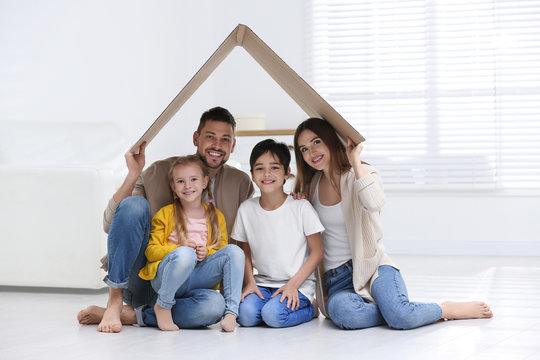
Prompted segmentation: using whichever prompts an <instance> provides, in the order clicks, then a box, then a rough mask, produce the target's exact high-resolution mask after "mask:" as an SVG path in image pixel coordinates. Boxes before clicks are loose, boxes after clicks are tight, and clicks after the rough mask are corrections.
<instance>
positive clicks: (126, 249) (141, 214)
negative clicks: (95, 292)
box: [104, 196, 156, 307]
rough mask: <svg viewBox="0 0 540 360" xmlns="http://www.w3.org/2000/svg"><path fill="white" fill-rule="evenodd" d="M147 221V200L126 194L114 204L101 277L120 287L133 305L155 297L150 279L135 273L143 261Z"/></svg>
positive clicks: (125, 298) (147, 227)
mask: <svg viewBox="0 0 540 360" xmlns="http://www.w3.org/2000/svg"><path fill="white" fill-rule="evenodd" d="M150 221H151V216H150V207H149V205H148V201H146V199H145V198H143V197H140V196H130V197H127V198H125V199H123V200H122V201H120V203H119V204H118V207H117V208H116V211H115V213H114V217H113V219H112V222H111V226H110V228H109V236H108V239H107V249H108V253H109V255H108V275H107V276H105V279H104V281H105V283H106V284H107V285H109V286H110V287H112V288H122V289H124V291H123V294H124V295H123V297H124V302H125V303H126V304H129V305H132V306H133V307H138V306H141V305H145V304H153V303H154V301H155V297H156V294H155V292H154V290H153V289H152V286H150V281H146V280H143V279H141V278H140V277H139V271H140V270H141V269H142V268H143V267H144V265H145V264H146V256H145V255H144V252H145V250H146V245H148V239H149V237H150Z"/></svg>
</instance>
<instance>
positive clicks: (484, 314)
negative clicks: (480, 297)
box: [441, 301, 493, 320]
mask: <svg viewBox="0 0 540 360" xmlns="http://www.w3.org/2000/svg"><path fill="white" fill-rule="evenodd" d="M441 309H442V313H443V314H442V317H443V319H448V320H458V319H483V318H491V317H493V313H492V312H491V309H490V308H489V306H488V305H487V304H486V303H485V302H482V301H468V302H454V301H446V302H443V303H442V304H441Z"/></svg>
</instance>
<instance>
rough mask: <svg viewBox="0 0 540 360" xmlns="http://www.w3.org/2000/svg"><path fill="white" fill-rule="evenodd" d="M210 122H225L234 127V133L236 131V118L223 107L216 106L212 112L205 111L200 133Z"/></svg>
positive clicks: (200, 122) (199, 129)
mask: <svg viewBox="0 0 540 360" xmlns="http://www.w3.org/2000/svg"><path fill="white" fill-rule="evenodd" d="M208 120H212V121H223V122H225V123H227V124H230V125H231V126H232V129H233V133H234V129H235V128H236V121H234V117H233V116H232V114H231V113H230V112H229V110H227V109H225V108H222V107H221V106H216V107H214V108H211V109H210V110H208V111H205V112H204V113H203V114H202V115H201V120H200V121H199V127H198V128H197V132H198V133H200V132H201V130H202V128H203V127H204V124H206V122H207V121H208Z"/></svg>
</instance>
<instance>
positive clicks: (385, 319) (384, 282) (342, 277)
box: [324, 261, 442, 329]
mask: <svg viewBox="0 0 540 360" xmlns="http://www.w3.org/2000/svg"><path fill="white" fill-rule="evenodd" d="M352 272H353V270H352V261H349V262H347V263H345V264H343V265H341V266H339V267H337V268H335V269H331V270H328V271H327V272H326V273H325V274H324V279H325V284H326V289H327V293H328V303H327V311H328V315H329V316H330V318H331V320H332V322H333V323H334V324H336V325H337V326H338V327H340V328H342V329H362V328H368V327H372V326H377V325H383V324H387V325H388V326H390V327H392V328H394V329H413V328H417V327H419V326H423V325H427V324H431V323H434V322H435V321H437V320H439V319H440V318H441V316H442V310H441V307H440V306H439V305H438V304H434V303H418V302H411V301H409V296H408V294H407V288H406V286H405V282H404V281H403V278H402V277H401V274H400V272H399V270H397V269H395V268H394V267H392V266H388V265H383V266H379V277H378V278H377V279H376V280H375V281H374V282H373V285H372V287H371V293H372V296H373V299H374V300H375V303H370V302H367V301H366V300H364V299H363V298H362V297H361V296H360V295H358V294H356V292H355V291H354V287H353V282H352Z"/></svg>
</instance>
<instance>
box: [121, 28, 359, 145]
mask: <svg viewBox="0 0 540 360" xmlns="http://www.w3.org/2000/svg"><path fill="white" fill-rule="evenodd" d="M235 46H240V47H242V48H244V49H245V50H246V51H247V52H248V53H249V54H250V55H251V56H252V57H253V58H254V59H255V61H257V63H259V65H261V67H262V68H263V69H264V70H265V71H266V72H267V73H268V74H269V75H270V76H271V77H272V78H273V79H274V80H275V81H276V82H277V83H278V84H279V85H280V86H281V88H282V89H283V90H285V92H286V93H287V94H289V96H290V97H291V98H292V99H293V100H294V101H295V102H296V103H297V104H298V106H300V108H301V109H302V110H304V111H305V113H306V114H308V116H310V117H320V118H323V119H325V120H327V121H329V122H330V123H331V124H332V126H333V127H334V128H335V129H336V130H337V132H338V133H339V134H340V135H341V137H342V139H345V138H346V137H347V136H348V137H350V138H351V139H352V140H353V141H354V142H355V143H360V142H362V141H364V137H363V136H362V135H360V134H359V133H358V132H357V131H356V130H355V129H354V128H353V127H352V126H351V125H350V124H349V123H348V122H347V121H346V120H345V119H344V118H343V117H342V116H341V115H340V114H339V113H338V112H337V111H336V110H335V109H334V108H333V107H332V106H330V104H328V103H327V102H326V101H325V100H324V99H323V98H322V97H321V96H320V95H319V94H318V93H317V92H316V91H315V90H313V89H312V88H311V86H309V85H308V84H307V83H306V82H305V81H304V79H302V78H301V77H300V76H299V75H298V74H297V73H296V72H294V70H293V69H291V68H290V66H289V65H287V64H286V63H285V62H284V61H283V60H282V59H281V58H280V57H279V56H278V55H277V54H276V53H275V52H274V51H273V50H272V49H271V48H270V47H269V46H268V45H266V44H265V43H264V41H262V40H261V39H260V38H259V37H258V36H257V35H255V33H254V32H253V31H252V30H251V29H250V28H249V27H247V26H245V25H238V26H237V27H236V28H235V29H234V30H233V31H232V32H231V33H230V35H229V36H228V37H227V38H226V39H225V41H223V43H222V44H221V45H220V46H219V47H218V48H217V50H216V51H215V52H214V53H213V54H212V56H210V58H209V59H208V60H207V61H206V62H205V63H204V65H203V66H202V67H201V68H200V69H199V71H197V73H196V74H195V75H194V76H193V77H192V78H191V80H189V82H188V83H187V84H186V86H185V87H184V88H183V89H182V90H181V91H180V92H179V93H178V95H176V97H175V98H174V99H173V101H172V102H171V103H170V104H169V105H168V106H167V108H165V110H163V112H162V113H161V114H160V115H159V117H158V118H157V119H156V120H155V121H154V123H153V124H152V125H151V126H150V127H149V128H148V130H146V132H145V133H144V134H143V136H141V138H140V139H139V140H138V141H137V142H136V143H135V144H134V145H133V146H132V147H131V149H130V151H131V152H133V153H137V152H138V150H139V146H140V145H141V144H142V143H143V142H144V141H146V142H147V143H150V141H152V139H153V138H154V137H155V136H156V135H157V134H158V133H159V132H160V130H161V129H162V128H163V127H164V126H165V124H167V123H168V122H169V120H171V118H172V117H173V116H174V115H175V114H176V112H177V111H178V110H180V108H181V107H182V106H183V105H184V104H185V103H186V101H187V100H188V99H189V98H190V97H191V95H193V93H195V91H197V89H198V88H199V87H200V86H201V85H202V84H203V83H204V82H205V81H206V79H208V77H209V76H210V74H212V72H213V71H214V70H215V69H216V68H217V67H218V66H219V64H221V62H222V61H223V60H224V59H225V58H226V57H227V56H228V55H229V54H230V53H231V51H232V50H233V49H234V47H235ZM210 105H211V104H209V107H211V106H210Z"/></svg>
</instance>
